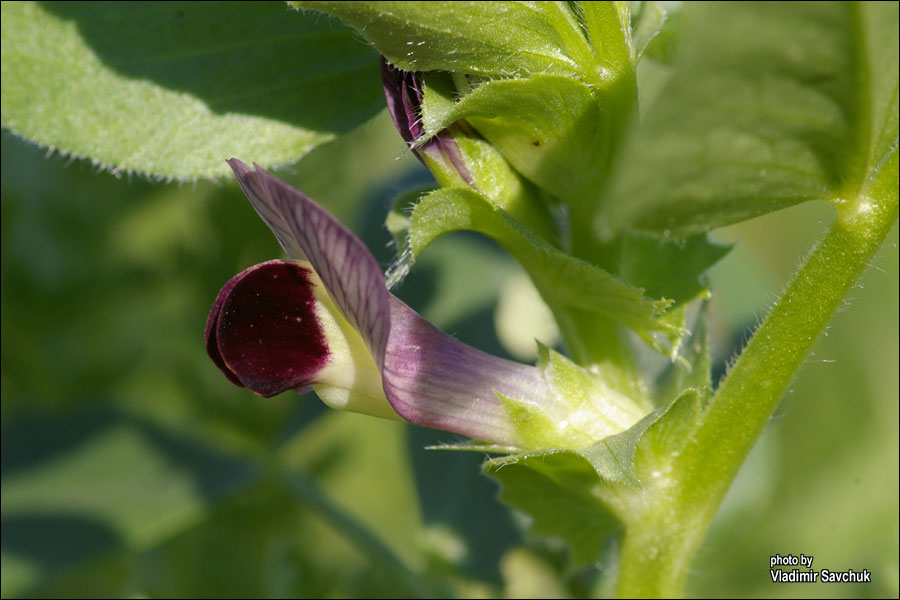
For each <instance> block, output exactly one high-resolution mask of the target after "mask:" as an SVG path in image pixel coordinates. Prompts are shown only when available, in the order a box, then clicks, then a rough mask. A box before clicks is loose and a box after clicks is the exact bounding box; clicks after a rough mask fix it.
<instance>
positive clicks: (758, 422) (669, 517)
mask: <svg viewBox="0 0 900 600" xmlns="http://www.w3.org/2000/svg"><path fill="white" fill-rule="evenodd" d="M879 167H880V168H879V169H878V170H877V171H876V173H875V175H873V177H872V178H871V179H870V180H869V182H868V183H867V185H866V188H865V189H864V191H863V193H861V194H859V195H858V197H857V199H856V200H854V201H852V202H842V201H836V202H835V204H836V205H837V207H838V210H837V216H836V219H835V222H834V224H833V225H832V227H831V230H830V231H829V232H828V233H827V234H826V236H825V237H824V238H823V239H822V240H821V241H820V242H819V243H818V244H817V245H816V246H815V247H814V249H813V251H812V252H811V253H810V255H809V257H808V258H807V260H806V261H805V262H804V264H803V265H802V266H801V267H800V270H799V271H798V272H797V273H796V275H795V276H794V278H793V280H792V281H791V283H790V284H789V286H788V287H787V289H786V290H785V292H784V294H783V295H782V297H781V298H780V299H779V301H778V302H777V304H776V305H775V306H774V307H773V309H772V311H771V312H770V313H769V315H768V316H767V317H766V319H765V321H763V323H762V325H761V326H760V327H759V329H758V330H757V331H756V333H755V334H754V336H753V338H752V339H751V340H750V343H749V344H748V345H747V347H746V348H745V349H744V351H743V352H742V353H741V355H740V357H739V358H738V360H737V362H736V363H735V364H734V366H733V367H732V369H731V371H730V372H729V373H728V375H727V376H726V378H725V380H724V381H723V382H722V384H721V386H720V387H719V388H718V390H717V391H716V394H715V396H714V397H713V398H712V399H711V400H710V404H709V405H708V407H707V409H706V411H705V412H704V414H703V417H702V418H701V419H700V422H699V424H698V425H697V428H696V430H695V432H694V435H692V436H690V439H689V441H688V442H687V444H686V446H685V448H684V450H683V451H682V452H681V453H680V454H679V455H678V456H675V457H673V459H672V462H671V471H670V476H669V477H666V478H664V479H665V483H664V484H659V485H656V486H655V487H652V486H651V487H650V488H649V489H645V490H644V494H645V495H644V499H645V500H646V502H645V503H644V504H643V505H642V506H641V507H640V508H639V509H638V510H637V511H636V512H637V513H638V514H634V515H630V516H629V519H628V521H629V522H628V523H627V524H626V536H625V540H624V545H623V548H622V556H621V562H620V571H619V582H618V593H619V595H620V596H622V597H675V596H680V595H681V594H682V593H683V588H684V583H685V578H686V575H687V570H688V568H689V566H690V563H691V561H692V559H693V556H694V554H695V552H696V551H697V549H698V547H699V546H700V544H701V542H702V541H703V538H704V536H705V534H706V530H707V529H708V527H709V523H710V521H712V518H713V516H714V515H715V513H716V510H717V508H718V506H719V504H720V503H721V501H722V498H723V497H724V496H725V493H726V492H727V491H728V488H729V486H730V485H731V482H732V480H733V479H734V477H735V476H736V475H737V472H738V469H739V468H740V466H741V464H742V463H743V462H744V459H745V458H746V456H747V454H748V453H749V452H750V449H751V448H752V447H753V444H754V442H755V441H756V439H757V438H758V437H759V435H760V433H761V432H762V431H763V429H764V428H765V426H766V424H767V423H768V422H769V419H770V418H771V415H772V413H773V412H774V411H775V409H776V408H777V407H778V404H779V403H780V402H781V399H782V397H783V396H784V393H785V392H786V390H787V389H788V386H789V385H790V383H791V381H792V380H793V379H794V376H795V374H796V372H797V370H798V369H799V368H800V366H801V364H802V363H803V361H804V359H805V358H806V356H807V354H808V353H809V351H810V348H811V347H812V345H813V343H814V342H815V341H816V339H817V338H818V336H819V335H820V334H821V333H822V331H824V329H825V328H826V326H827V325H828V323H829V321H830V320H831V317H832V315H833V314H834V313H835V311H836V310H837V309H838V308H840V307H841V305H842V304H843V302H844V297H845V295H846V294H847V292H848V291H849V290H850V288H851V287H852V286H853V285H854V284H855V283H856V281H857V280H858V279H859V276H860V275H861V274H862V272H863V271H864V270H865V269H866V267H867V266H868V265H869V262H870V261H871V259H872V257H873V255H874V254H875V252H876V251H877V250H878V249H879V248H880V246H881V243H882V242H883V241H884V238H885V237H886V236H887V234H888V232H889V231H890V229H891V227H892V225H893V224H894V222H895V221H896V220H897V172H898V168H897V150H896V148H894V149H893V150H892V153H891V154H890V155H889V156H888V157H886V159H885V160H884V161H883V163H882V164H881V165H879ZM647 492H650V493H647Z"/></svg>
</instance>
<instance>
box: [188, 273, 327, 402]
mask: <svg viewBox="0 0 900 600" xmlns="http://www.w3.org/2000/svg"><path fill="white" fill-rule="evenodd" d="M309 275H310V272H309V269H307V268H306V267H303V266H302V265H299V264H297V263H295V262H290V261H283V260H273V261H269V262H265V263H262V264H259V265H256V266H253V267H250V268H249V269H246V270H245V271H242V272H241V273H239V274H237V275H235V276H234V277H232V278H231V280H229V281H228V283H226V284H225V286H224V287H223V288H222V290H221V291H220V292H219V295H218V296H217V297H216V301H215V302H214V303H213V307H212V310H211V311H210V313H209V318H208V319H207V321H206V333H205V335H206V349H207V352H208V353H209V356H210V358H212V360H213V362H214V363H215V364H216V366H218V367H219V369H220V370H221V371H222V372H223V373H225V376H226V377H228V379H229V380H230V381H231V382H232V383H235V384H236V385H239V386H241V387H246V388H249V389H250V390H251V391H253V392H255V393H257V394H259V395H260V396H263V397H264V398H269V397H271V396H275V395H276V394H280V393H281V392H284V391H287V390H292V389H298V388H303V387H305V386H307V385H309V384H310V383H313V381H314V380H315V375H316V374H317V373H318V372H319V371H320V370H321V369H322V368H323V367H324V366H325V365H326V364H327V363H328V360H329V354H330V352H329V350H328V345H327V343H326V341H325V336H324V333H323V331H322V327H321V324H320V323H319V320H318V317H317V316H316V313H315V304H316V299H315V298H314V297H313V293H312V283H311V281H310V278H309Z"/></svg>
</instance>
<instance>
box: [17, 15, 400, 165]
mask: <svg viewBox="0 0 900 600" xmlns="http://www.w3.org/2000/svg"><path fill="white" fill-rule="evenodd" d="M2 10H3V19H2V39H3V46H2V48H3V51H2V60H3V75H2V120H3V125H4V126H6V127H9V128H11V129H12V130H13V131H15V132H16V133H18V134H19V135H21V136H23V137H26V138H28V139H31V140H33V141H35V142H37V143H39V144H42V145H44V146H49V147H51V148H53V149H56V150H58V151H60V152H63V153H66V154H72V155H75V156H85V157H89V158H90V159H91V160H93V161H94V162H96V163H100V164H102V165H104V166H107V167H110V168H113V169H115V170H120V171H139V172H143V173H149V174H154V175H161V176H165V177H173V178H191V177H197V176H203V177H210V176H216V175H222V174H225V173H227V172H228V170H227V166H226V165H225V163H224V160H225V159H226V158H229V157H232V156H241V157H242V158H244V159H246V160H248V161H255V162H258V163H260V164H263V165H277V164H282V163H286V162H289V161H293V160H296V159H297V158H299V157H300V156H302V155H303V154H304V153H306V152H308V151H309V150H311V149H312V148H313V147H315V146H317V145H318V144H321V143H323V142H326V141H328V140H331V139H333V138H334V137H335V136H336V135H337V134H340V133H343V132H346V131H349V130H350V129H352V128H353V127H356V126H357V125H359V124H360V123H362V122H364V121H365V120H367V119H368V118H370V117H371V116H373V115H374V114H375V113H376V112H377V111H378V110H380V109H381V108H382V107H383V105H384V101H383V98H382V96H381V87H380V85H379V81H378V55H377V54H376V53H375V52H373V51H372V50H371V49H369V48H367V47H365V46H364V45H363V44H360V43H359V41H358V40H356V39H355V38H354V35H353V33H352V31H350V30H349V29H346V28H343V27H340V26H337V25H336V24H334V23H331V22H329V21H328V20H327V19H321V18H316V17H315V16H314V15H309V16H303V15H297V14H296V13H294V12H293V11H290V10H289V9H288V8H286V7H284V6H283V5H280V4H278V3H269V2H239V3H223V4H219V5H216V7H215V9H214V10H210V6H209V5H208V4H205V3H200V2H177V3H165V4H154V3H145V4H139V3H128V4H106V3H99V2H98V3H94V2H66V3H32V2H14V3H8V4H7V3H4V4H3V9H2ZM311 57H315V58H314V59H312V58H311Z"/></svg>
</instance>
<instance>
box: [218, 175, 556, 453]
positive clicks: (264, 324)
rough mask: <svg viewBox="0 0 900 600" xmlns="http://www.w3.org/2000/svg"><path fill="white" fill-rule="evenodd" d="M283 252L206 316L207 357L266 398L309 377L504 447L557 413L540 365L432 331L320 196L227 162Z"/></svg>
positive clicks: (234, 284)
mask: <svg viewBox="0 0 900 600" xmlns="http://www.w3.org/2000/svg"><path fill="white" fill-rule="evenodd" d="M228 164H229V165H230V166H231V168H232V170H233V171H234V173H235V175H236V177H237V179H238V182H239V183H240V185H241V188H242V189H243V191H244V193H245V194H246V195H247V198H249V200H250V202H251V203H252V204H253V206H254V208H255V209H256V211H257V213H258V214H259V215H260V217H262V219H263V220H264V221H265V222H266V224H267V225H268V226H269V228H270V229H271V230H272V232H273V233H274V234H275V236H276V237H277V238H278V241H279V242H280V243H281V246H282V248H284V250H285V252H286V253H287V254H288V256H290V257H291V259H290V260H272V261H269V262H265V263H262V264H259V265H256V266H253V267H250V268H249V269H247V270H245V271H243V272H242V273H239V274H238V275H236V276H235V277H233V278H232V279H231V280H230V281H229V282H228V283H226V284H225V286H224V287H223V288H222V290H221V291H220V292H219V294H218V296H217V298H216V300H215V302H214V304H213V307H212V310H211V311H210V314H209V318H208V319H207V323H206V333H205V336H206V346H207V351H208V353H209V355H210V357H211V358H212V360H213V362H214V363H215V364H216V365H217V366H218V367H219V369H221V370H222V372H223V373H224V374H225V376H226V377H227V378H228V379H229V380H230V381H232V382H233V383H235V384H236V385H239V386H242V387H247V388H249V389H250V390H251V391H253V392H255V393H257V394H259V395H260V396H263V397H270V396H274V395H275V394H278V393H281V392H283V391H286V390H298V391H302V390H305V389H307V388H308V386H312V387H313V389H315V391H316V392H317V394H318V395H319V396H320V397H321V398H322V399H323V401H325V402H326V404H329V405H330V406H333V407H336V408H342V409H347V410H352V411H356V412H363V413H367V414H372V415H376V416H382V417H389V418H398V417H402V418H403V419H405V420H406V421H409V422H410V423H413V424H415V425H422V426H425V427H431V428H434V429H441V430H445V431H450V432H455V433H459V434H463V435H466V436H469V437H472V438H476V439H479V440H485V441H488V442H493V443H495V444H499V445H503V446H516V447H523V446H527V445H529V444H528V443H527V442H525V441H523V439H522V436H521V435H520V431H521V427H522V426H523V425H525V426H527V425H528V424H527V423H525V424H523V423H522V422H521V421H522V419H523V418H527V414H528V412H529V411H527V410H526V411H524V412H523V411H521V410H518V411H509V410H508V408H507V407H508V406H509V404H508V403H509V402H510V401H512V402H514V403H515V405H516V406H531V407H534V408H535V410H537V411H540V412H541V413H542V414H550V415H552V414H554V413H555V412H557V411H555V410H554V408H555V401H554V397H555V395H554V394H553V392H552V391H551V390H550V389H549V387H548V385H547V383H546V381H545V379H544V377H543V375H542V373H541V371H540V370H539V369H538V368H536V367H533V366H527V365H522V364H518V363H514V362H511V361H507V360H504V359H501V358H497V357H495V356H491V355H489V354H486V353H484V352H481V351H480V350H477V349H475V348H472V347H470V346H467V345H466V344H463V343H462V342H460V341H458V340H456V339H454V338H452V337H450V336H449V335H447V334H445V333H443V332H441V331H440V330H438V329H437V328H436V327H434V326H433V325H431V324H430V323H428V322H427V321H426V320H425V319H423V318H422V317H421V316H419V314H418V313H416V312H415V311H414V310H412V309H411V308H409V307H408V306H407V305H406V304H404V303H403V302H402V301H401V300H399V299H397V298H396V297H395V296H393V295H392V294H391V293H390V292H389V291H388V289H387V287H386V285H385V280H384V275H383V274H382V272H381V269H380V268H379V266H378V263H377V262H376V261H375V258H374V257H373V256H372V254H371V253H370V252H369V250H368V249H367V248H366V247H365V245H364V244H363V243H362V241H361V240H360V239H359V238H357V237H356V236H355V235H353V233H351V232H350V230H349V229H347V228H346V227H344V226H343V225H342V224H341V223H339V222H338V221H337V220H335V219H334V218H333V217H332V216H331V215H330V214H328V213H327V212H326V211H325V210H324V209H323V208H322V207H320V206H319V205H318V204H316V203H315V202H313V201H312V200H311V199H309V198H307V197H306V196H305V195H303V194H302V193H300V192H299V191H297V190H295V189H294V188H292V187H291V186H289V185H288V184H286V183H285V182H283V181H281V180H279V179H278V178H276V177H275V176H273V175H271V174H270V173H268V172H267V171H265V170H263V169H262V168H260V167H259V166H257V167H256V169H255V170H254V169H251V168H250V167H248V166H247V165H245V164H244V163H242V162H241V161H239V160H237V159H231V160H229V161H228Z"/></svg>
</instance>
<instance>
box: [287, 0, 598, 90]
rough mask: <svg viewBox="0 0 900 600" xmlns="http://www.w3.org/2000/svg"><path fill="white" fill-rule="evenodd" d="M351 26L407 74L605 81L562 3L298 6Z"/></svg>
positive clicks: (312, 4)
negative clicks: (535, 75) (541, 76)
mask: <svg viewBox="0 0 900 600" xmlns="http://www.w3.org/2000/svg"><path fill="white" fill-rule="evenodd" d="M291 4H293V5H294V6H297V7H299V8H311V9H315V10H320V11H323V12H326V13H329V14H332V15H335V16H337V17H340V18H341V19H343V20H344V21H346V22H348V23H350V24H351V25H353V27H355V28H356V29H357V31H359V33H360V35H362V36H363V37H364V38H366V40H368V41H369V42H371V43H372V45H374V46H375V48H376V49H378V51H379V52H381V53H382V54H384V55H385V56H386V57H387V58H388V60H390V61H391V62H392V63H393V64H395V65H396V66H398V67H400V68H401V69H405V70H407V71H463V72H468V73H479V74H485V75H497V76H504V77H509V76H517V75H519V76H521V75H526V74H530V73H557V74H560V75H569V76H580V77H582V78H583V79H584V80H586V81H589V82H590V81H594V80H595V79H596V78H597V77H598V73H597V72H596V71H595V62H596V61H595V59H594V56H593V52H592V51H591V49H590V46H589V45H588V43H587V40H586V39H585V37H584V35H583V34H582V32H581V28H580V26H579V24H578V22H577V20H576V19H575V16H574V15H573V14H572V13H571V12H570V11H569V10H568V8H566V7H565V6H564V5H563V3H558V2H490V3H485V2H444V3H435V2H291Z"/></svg>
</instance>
